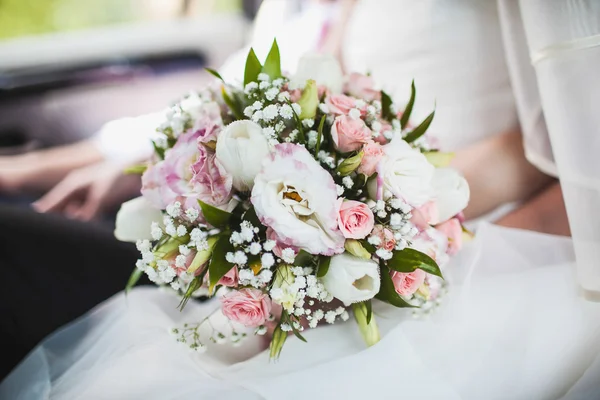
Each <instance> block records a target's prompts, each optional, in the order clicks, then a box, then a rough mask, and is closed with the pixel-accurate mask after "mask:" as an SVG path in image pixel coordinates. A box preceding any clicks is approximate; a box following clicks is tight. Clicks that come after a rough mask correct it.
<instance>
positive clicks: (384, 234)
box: [371, 225, 396, 251]
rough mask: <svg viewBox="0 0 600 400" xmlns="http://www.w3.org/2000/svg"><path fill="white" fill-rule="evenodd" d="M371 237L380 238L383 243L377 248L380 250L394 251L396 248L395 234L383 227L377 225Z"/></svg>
mask: <svg viewBox="0 0 600 400" xmlns="http://www.w3.org/2000/svg"><path fill="white" fill-rule="evenodd" d="M371 236H376V237H378V238H379V240H380V241H381V243H380V244H379V245H378V246H377V247H378V248H380V249H384V250H387V251H392V250H394V249H395V248H396V239H395V238H394V233H393V232H392V231H391V230H389V229H387V228H384V227H383V226H382V225H376V226H375V228H373V232H371Z"/></svg>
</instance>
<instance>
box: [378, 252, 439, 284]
mask: <svg viewBox="0 0 600 400" xmlns="http://www.w3.org/2000/svg"><path fill="white" fill-rule="evenodd" d="M387 266H388V267H389V268H390V269H393V270H394V271H398V272H403V273H406V274H408V273H410V272H413V271H414V270H416V269H422V270H423V271H425V272H427V273H429V274H432V275H436V276H439V277H440V278H442V271H441V270H440V267H439V266H438V265H437V263H436V262H435V261H434V260H433V258H431V257H429V256H428V255H427V254H425V253H421V252H420V251H418V250H415V249H410V248H406V249H404V250H400V251H394V253H393V255H392V258H391V259H389V260H388V262H387Z"/></svg>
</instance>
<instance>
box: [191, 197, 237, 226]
mask: <svg viewBox="0 0 600 400" xmlns="http://www.w3.org/2000/svg"><path fill="white" fill-rule="evenodd" d="M198 204H200V208H201V209H202V215H204V219H205V220H206V222H208V223H209V224H211V225H212V226H214V227H215V228H224V227H226V226H227V224H228V223H229V220H230V219H231V216H232V214H231V213H228V212H227V211H223V210H221V209H220V208H217V207H215V206H211V205H210V204H206V203H205V202H203V201H202V200H198Z"/></svg>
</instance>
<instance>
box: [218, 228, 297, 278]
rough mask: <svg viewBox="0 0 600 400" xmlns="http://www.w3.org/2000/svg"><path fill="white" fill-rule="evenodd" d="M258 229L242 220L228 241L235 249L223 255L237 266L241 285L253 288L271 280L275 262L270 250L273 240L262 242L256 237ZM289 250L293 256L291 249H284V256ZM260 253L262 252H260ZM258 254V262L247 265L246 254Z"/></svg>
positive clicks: (287, 255) (286, 255) (272, 247)
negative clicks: (237, 229)
mask: <svg viewBox="0 0 600 400" xmlns="http://www.w3.org/2000/svg"><path fill="white" fill-rule="evenodd" d="M258 232H259V229H258V228H256V227H254V226H253V225H252V224H251V223H250V222H248V221H243V222H242V224H241V225H240V230H239V231H236V232H232V234H231V237H230V238H229V241H230V242H231V244H233V246H234V248H235V249H236V250H235V251H231V252H228V253H227V254H226V255H225V259H226V260H227V262H229V263H231V264H235V265H237V267H238V270H239V272H238V276H239V282H238V283H239V284H240V285H243V286H252V287H255V288H263V287H265V286H266V285H267V284H269V283H270V282H271V279H272V278H273V271H271V267H273V266H274V265H275V263H276V258H275V256H274V255H273V253H272V251H273V249H274V248H275V245H276V242H275V241H274V240H266V241H265V242H264V243H263V244H261V243H260V240H259V239H258V236H257V234H258ZM290 251H291V253H292V262H293V257H295V252H294V251H293V250H292V249H284V251H283V253H285V256H284V257H287V258H288V259H289V257H290ZM261 253H262V254H261ZM259 254H260V262H258V261H257V262H255V263H252V264H251V265H248V255H251V256H258V255H259Z"/></svg>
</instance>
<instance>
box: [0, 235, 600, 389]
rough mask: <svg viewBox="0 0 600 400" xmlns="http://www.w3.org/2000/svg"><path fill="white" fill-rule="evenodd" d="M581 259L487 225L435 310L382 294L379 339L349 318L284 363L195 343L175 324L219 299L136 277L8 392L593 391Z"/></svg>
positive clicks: (594, 371) (564, 244)
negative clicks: (177, 292)
mask: <svg viewBox="0 0 600 400" xmlns="http://www.w3.org/2000/svg"><path fill="white" fill-rule="evenodd" d="M572 267H573V249H572V245H571V242H570V240H568V239H565V238H558V237H552V236H545V235H539V234H535V233H528V232H523V231H516V230H508V229H502V228H498V227H494V226H492V225H484V226H483V227H482V228H481V229H480V232H479V235H478V237H477V239H476V240H475V242H473V243H471V244H469V245H468V246H467V247H465V249H464V250H463V252H462V253H461V254H460V255H459V256H458V257H457V258H456V259H455V260H454V261H452V263H451V265H449V268H448V271H449V273H448V274H449V276H448V278H449V279H450V280H451V284H452V290H451V291H450V292H449V294H447V295H446V296H445V297H444V298H443V303H442V306H441V307H439V308H438V309H436V310H435V312H433V313H432V314H430V315H429V316H423V317H421V318H419V319H413V318H412V316H411V312H410V311H408V310H398V309H393V308H389V307H385V306H384V307H381V306H379V307H378V308H376V310H375V312H376V313H377V315H378V321H379V324H380V327H381V330H382V334H383V339H382V341H381V342H380V343H378V344H377V345H375V346H374V347H372V348H370V349H368V350H365V349H364V344H363V342H362V340H361V338H360V335H359V334H358V332H357V329H356V327H355V326H354V325H353V323H352V321H350V322H349V323H346V324H340V325H337V324H336V325H333V326H324V327H322V328H319V329H315V330H309V331H306V332H305V337H306V339H307V340H308V343H303V342H301V341H299V340H298V339H296V338H295V337H290V338H289V339H288V341H287V343H286V346H285V348H284V350H283V353H282V356H281V359H280V360H279V362H277V363H272V362H271V363H270V362H269V361H268V353H267V352H262V353H259V352H258V349H259V347H260V345H261V344H260V338H258V337H251V338H250V339H248V341H247V342H245V343H244V345H243V346H242V348H231V347H229V345H215V346H214V347H213V348H211V349H209V351H208V352H207V353H205V354H198V353H193V352H191V351H189V350H188V349H187V348H186V347H185V346H184V345H181V344H179V343H176V342H175V339H174V337H173V336H172V335H171V334H170V333H169V332H168V329H169V328H171V327H173V326H177V325H181V324H182V323H183V322H184V321H198V320H200V319H201V318H203V317H204V316H206V315H207V314H208V313H210V312H211V311H212V310H213V309H214V307H216V304H213V303H209V304H198V303H190V304H188V307H187V308H186V310H185V311H184V313H183V314H180V313H179V312H177V311H176V310H175V306H176V304H177V299H176V298H174V297H173V296H172V295H171V294H170V293H166V292H162V291H159V290H155V289H151V288H140V289H134V290H133V291H132V292H131V293H130V294H129V296H128V297H125V296H124V295H123V294H120V295H116V296H115V297H114V298H112V299H111V300H110V301H108V302H107V303H105V304H103V305H101V306H99V307H98V308H97V309H96V310H94V311H93V312H92V313H90V314H88V315H87V316H85V317H84V318H82V319H81V320H79V321H76V322H75V323H73V324H72V325H70V326H67V327H66V328H65V329H63V330H62V331H59V332H57V333H56V334H54V335H53V336H52V337H50V338H49V339H47V340H46V341H45V342H44V343H43V344H42V345H41V346H40V347H39V348H38V349H37V350H36V351H35V352H34V353H32V354H31V355H30V356H29V358H28V359H26V360H25V362H24V363H23V364H21V365H20V367H18V369H17V370H15V372H13V374H12V375H11V376H9V378H8V380H7V381H5V382H4V383H3V384H2V385H1V386H0V398H10V399H31V398H43V397H45V396H37V395H34V393H38V394H39V393H44V394H47V395H49V396H50V397H51V398H53V399H73V398H91V399H93V398H113V399H126V398H145V399H164V398H177V399H195V398H198V396H201V397H202V398H206V399H210V398H220V399H236V398H240V397H241V396H245V397H244V398H250V399H252V398H266V399H278V398H281V396H282V393H285V397H286V398H290V399H307V398H318V399H321V398H349V399H360V398H370V397H380V398H396V397H397V396H396V395H397V394H398V395H399V394H400V393H401V394H402V395H404V396H407V397H411V398H423V399H445V400H447V399H482V398H485V399H506V398H510V399H546V398H548V399H556V398H560V397H561V396H563V395H565V394H566V393H569V394H568V395H567V396H566V397H564V398H565V399H580V398H589V397H578V396H580V395H581V394H582V393H584V394H585V393H586V392H585V390H594V389H597V380H595V379H593V378H594V377H597V376H598V374H600V360H598V359H597V358H596V357H597V354H598V352H599V351H600V304H597V303H591V302H586V301H584V300H583V299H581V298H580V297H578V295H577V291H576V287H575V285H574V284H571V283H572V282H574V281H573V273H572ZM215 324H217V326H218V322H215ZM240 350H241V352H240ZM237 352H240V353H237ZM257 353H259V354H258V355H256V356H254V357H251V358H250V359H249V360H247V361H245V362H238V361H239V360H241V359H243V358H245V357H246V358H247V357H250V356H251V355H252V354H257ZM582 376H583V378H581V377H582ZM588 393H593V392H588Z"/></svg>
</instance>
